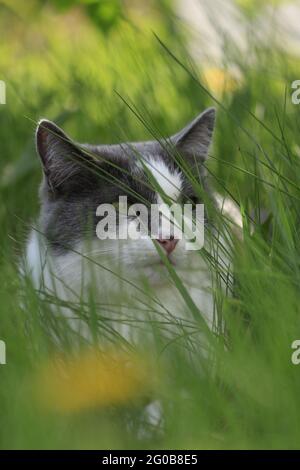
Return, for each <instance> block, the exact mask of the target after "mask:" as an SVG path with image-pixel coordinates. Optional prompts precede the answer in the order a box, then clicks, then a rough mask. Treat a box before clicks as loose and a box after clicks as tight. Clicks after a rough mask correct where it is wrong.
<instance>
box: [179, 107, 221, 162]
mask: <svg viewBox="0 0 300 470" xmlns="http://www.w3.org/2000/svg"><path fill="white" fill-rule="evenodd" d="M215 116H216V110H215V108H208V109H206V110H205V111H204V112H203V113H202V114H200V115H199V116H197V117H196V118H195V119H194V120H193V121H192V122H191V123H189V124H188V125H187V126H186V127H185V128H184V129H182V130H181V131H180V132H178V133H177V134H175V135H174V136H173V137H172V142H173V144H174V145H175V146H176V148H177V149H178V151H179V152H180V153H181V154H183V155H184V156H187V157H192V158H197V159H201V160H203V161H204V160H206V158H207V155H208V149H209V146H210V143H211V140H212V135H213V131H214V126H215Z"/></svg>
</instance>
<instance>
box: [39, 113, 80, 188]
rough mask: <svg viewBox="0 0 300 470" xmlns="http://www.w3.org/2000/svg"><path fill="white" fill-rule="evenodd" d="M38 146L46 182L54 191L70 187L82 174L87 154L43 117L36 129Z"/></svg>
mask: <svg viewBox="0 0 300 470" xmlns="http://www.w3.org/2000/svg"><path fill="white" fill-rule="evenodd" d="M36 148H37V152H38V154H39V156H40V159H41V162H42V166H43V170H44V174H45V178H46V182H47V184H48V186H49V189H51V190H52V191H53V192H55V191H61V190H63V189H68V187H70V185H71V184H72V183H73V182H74V179H75V178H76V176H77V175H80V174H82V169H83V168H84V165H85V163H86V156H85V155H84V153H83V152H82V149H81V148H80V146H79V145H78V144H77V143H76V142H74V141H73V140H72V139H70V137H68V136H67V134H65V132H64V131H63V130H62V129H60V128H59V127H58V126H57V125H56V124H54V123H53V122H51V121H48V120H46V119H42V120H41V121H40V122H39V123H38V126H37V130H36Z"/></svg>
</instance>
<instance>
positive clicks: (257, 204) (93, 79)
mask: <svg viewBox="0 0 300 470" xmlns="http://www.w3.org/2000/svg"><path fill="white" fill-rule="evenodd" d="M36 5H37V2H32V5H31V6H32V8H31V9H30V8H29V7H26V8H25V7H23V8H22V6H21V2H20V4H19V6H18V7H19V8H18V9H17V11H16V10H14V9H12V10H11V9H8V8H7V6H6V7H5V8H4V6H3V4H2V3H1V4H0V8H1V9H2V10H1V11H2V15H1V20H0V24H1V29H2V30H3V31H4V32H5V34H6V37H7V40H6V41H5V42H3V43H1V46H0V51H1V53H0V79H3V80H5V81H6V83H7V105H6V106H1V108H0V136H1V159H0V166H1V172H0V192H1V198H0V223H1V230H0V237H1V245H0V246H1V252H0V305H1V315H0V339H3V340H5V342H6V345H7V365H5V366H0V381H1V386H0V400H1V407H0V414H1V423H2V426H1V430H0V442H1V447H2V448H117V447H119V448H137V447H141V448H144V447H147V448H159V447H160V448H164V447H172V448H174V447H179V448H193V447H194V448H297V447H299V440H300V431H299V426H298V422H299V419H300V407H299V405H298V395H299V387H300V369H298V367H299V366H298V367H297V366H295V365H293V364H292V363H291V354H292V349H291V344H292V342H293V341H294V340H295V339H298V338H299V335H300V321H299V318H300V311H299V310H300V307H299V305H300V303H299V287H300V286H299V282H300V276H299V274H300V272H299V271H300V263H299V210H300V209H299V208H300V205H299V200H300V176H299V175H300V171H299V157H300V153H299V152H300V133H299V108H298V107H297V106H295V105H292V103H291V97H290V85H291V82H292V81H293V80H295V79H297V78H299V76H297V74H298V75H299V74H300V67H299V61H297V60H296V59H295V57H293V56H292V55H290V54H289V51H286V50H283V49H282V48H281V47H280V46H279V45H278V44H276V43H275V42H274V43H273V42H272V41H270V38H268V41H264V39H262V38H261V35H259V36H256V35H255V34H254V33H253V31H254V28H253V23H249V20H248V19H247V18H246V17H243V21H244V27H245V30H246V29H248V30H249V31H251V38H250V39H249V42H248V47H247V51H246V52H245V51H243V53H241V51H239V47H238V45H236V44H233V43H232V42H231V41H230V38H226V43H225V46H226V54H225V59H224V60H225V64H223V67H222V70H221V69H220V68H218V69H216V64H215V63H211V64H210V63H207V64H205V66H202V67H200V66H199V64H195V63H194V62H193V60H192V58H191V57H190V55H189V49H188V46H187V42H188V41H187V40H186V39H187V38H186V30H185V29H181V27H180V24H179V23H178V22H177V20H176V21H175V19H174V23H172V24H171V25H170V21H171V22H172V21H173V20H170V17H168V18H166V17H165V16H163V15H161V14H157V12H156V14H153V15H148V16H147V17H144V18H143V19H142V18H141V17H139V18H138V20H137V19H136V18H135V17H134V15H133V16H131V21H130V22H126V21H120V23H119V24H118V26H117V27H116V28H115V29H113V30H112V31H110V32H109V34H107V33H102V32H100V31H99V30H97V29H96V28H95V26H94V25H92V24H91V23H90V21H89V20H88V19H87V18H86V17H85V16H84V14H83V13H82V12H81V10H78V9H75V10H71V11H70V12H68V13H64V14H61V13H60V14H57V12H56V11H55V10H54V9H52V8H49V7H48V8H46V7H45V8H44V9H41V11H38V10H36V9H35V6H36ZM153 11H154V10H153ZM132 18H133V19H132ZM251 21H253V19H251ZM8 24H9V25H11V26H10V27H9V28H8V26H7V25H8ZM172 25H173V27H171V26H172ZM29 26H30V27H29ZM152 30H153V31H155V35H153V34H152V32H151V31H152ZM54 31H55V33H54ZM78 31H80V37H79V34H78ZM183 31H184V32H183ZM225 46H224V47H225ZM217 65H218V64H217ZM236 71H238V79H235V78H234V77H233V76H232V75H234V73H235V72H236ZM212 74H213V77H214V79H212V78H211V77H212ZM211 105H217V109H218V116H217V125H216V132H215V136H214V145H213V148H212V149H211V155H210V159H209V160H208V162H207V170H208V172H209V175H210V179H211V184H212V185H213V187H214V188H215V189H216V190H218V191H219V192H221V193H222V194H224V195H225V194H227V195H229V196H230V197H232V198H233V199H234V200H235V201H236V202H237V203H238V204H239V206H240V208H241V212H242V215H243V221H244V228H243V241H242V242H241V240H239V239H238V238H236V237H235V236H234V235H232V236H231V239H230V244H231V246H232V248H233V250H232V259H231V262H232V264H233V272H234V279H233V280H232V278H231V277H230V276H227V277H226V273H225V281H226V283H227V287H228V290H229V291H230V293H231V295H228V296H227V295H225V293H224V292H223V291H222V290H221V289H220V283H221V277H222V276H223V279H224V272H223V271H222V270H221V269H220V267H218V266H215V265H214V263H213V260H210V259H207V262H208V265H209V266H210V269H211V270H212V271H213V272H214V285H213V288H214V296H215V303H216V325H215V329H214V334H213V335H212V341H213V348H214V355H213V358H212V359H210V358H207V354H206V353H204V348H205V344H206V343H204V342H203V334H205V331H204V329H205V327H204V326H203V322H201V319H202V317H201V311H199V310H198V308H197V307H198V306H195V305H193V304H192V303H191V299H189V296H188V294H187V292H185V291H184V290H183V289H182V285H181V283H180V279H178V277H177V276H176V271H175V272H174V270H173V268H172V267H171V266H169V267H168V268H169V273H170V275H171V277H172V279H173V283H174V286H175V287H174V288H177V289H179V290H180V292H181V294H182V296H183V297H184V299H185V301H186V314H185V315H183V317H185V318H186V320H182V321H180V320H178V319H177V318H174V316H173V315H172V312H168V311H165V310H164V306H163V305H157V302H156V300H155V297H156V296H155V291H153V289H151V288H150V287H149V286H148V285H145V286H144V288H143V289H144V291H145V294H146V296H147V300H146V301H143V302H144V303H142V300H141V299H140V301H139V302H135V303H132V302H131V303H128V299H127V298H126V295H124V297H122V296H120V298H116V299H114V301H112V300H111V301H110V302H109V305H107V303H105V305H104V304H103V305H101V304H95V302H94V301H93V299H92V298H91V299H90V301H88V302H83V301H81V300H78V302H74V305H71V307H72V310H73V312H74V316H75V317H77V318H79V319H81V320H83V321H84V322H85V323H86V324H87V325H88V328H89V330H90V332H91V338H92V340H91V342H92V346H93V347H94V349H92V351H93V350H95V349H96V348H97V349H98V348H99V345H101V344H105V345H107V344H110V345H113V344H115V345H118V350H119V351H122V352H120V354H127V352H128V351H130V354H133V355H134V357H136V356H138V357H139V358H141V361H142V364H143V366H142V367H144V372H146V373H147V374H148V377H150V378H151V380H150V381H149V382H150V384H149V383H148V381H147V380H144V382H143V384H140V382H139V381H136V376H135V375H134V374H133V376H132V380H133V383H134V384H136V386H135V388H136V393H133V392H132V391H131V388H130V387H129V388H126V384H124V383H122V384H119V385H118V384H117V385H116V383H115V377H114V376H113V375H112V376H111V383H112V388H113V387H117V386H119V387H124V394H125V396H126V393H127V394H128V399H127V400H124V401H122V400H121V401H120V400H118V399H115V401H114V400H113V399H112V400H111V401H109V400H108V401H107V400H106V401H105V400H104V401H103V400H102V401H101V400H93V398H91V402H90V403H88V404H87V405H86V404H85V405H84V406H83V405H82V404H81V405H80V404H79V403H81V402H80V401H78V402H77V401H76V400H75V398H74V400H75V401H74V403H75V405H74V409H72V410H71V411H70V409H66V408H65V407H64V406H63V405H62V406H61V407H60V406H57V408H55V407H53V406H52V402H51V400H50V402H47V403H48V405H47V403H46V407H45V406H44V405H43V403H40V398H41V397H39V396H38V397H37V394H38V392H37V390H40V389H39V388H38V387H36V380H37V377H40V376H43V374H42V372H41V371H43V370H44V368H46V375H47V370H48V371H49V373H48V375H49V377H50V378H49V381H48V382H47V383H46V385H47V387H50V388H51V386H53V387H54V386H57V382H55V380H53V382H51V370H52V369H51V367H52V366H51V364H52V361H53V358H56V357H59V358H60V360H61V358H62V357H65V355H67V357H68V354H70V355H72V354H75V359H74V360H75V364H76V361H77V360H78V359H77V356H76V354H77V353H76V352H75V353H74V351H73V350H74V344H76V350H77V349H78V343H79V345H80V351H82V354H83V355H84V354H85V351H86V349H87V348H88V346H90V345H88V344H87V341H86V339H85V338H84V337H78V334H77V332H75V331H73V330H72V328H71V327H70V324H69V323H68V322H67V321H66V319H65V317H64V316H63V315H60V314H59V312H60V311H61V309H62V308H63V307H65V306H66V305H65V303H64V302H63V301H62V300H61V299H59V298H57V297H56V296H55V292H53V293H48V294H47V296H44V297H41V296H40V295H39V293H38V292H36V291H35V290H34V288H33V286H32V285H31V283H30V280H26V282H25V284H24V281H22V280H21V279H20V277H19V275H18V263H19V259H20V255H21V253H22V251H23V249H24V240H25V239H26V233H28V230H29V228H30V226H31V224H32V223H33V221H34V219H35V217H36V216H37V213H38V200H37V189H38V184H39V180H40V176H41V175H40V168H39V163H38V159H37V157H36V155H35V150H34V139H33V131H34V127H35V126H34V123H35V122H36V121H37V120H38V119H39V118H40V117H42V116H45V117H48V118H50V119H53V120H54V121H56V122H57V123H58V124H59V125H62V126H63V127H64V128H65V129H66V131H68V133H69V134H71V135H73V136H74V137H75V138H76V140H78V141H89V142H95V143H96V142H97V143H100V142H104V143H105V142H107V143H112V142H119V141H124V140H135V141H136V140H138V139H149V138H153V137H154V138H161V137H162V136H167V135H170V134H172V133H174V131H176V130H177V129H179V128H180V127H182V126H183V125H184V124H185V123H186V122H188V121H189V120H190V119H191V118H192V117H193V116H194V115H196V114H197V113H199V112H200V111H201V110H203V109H204V108H205V107H207V106H211ZM198 190H199V191H200V192H201V187H200V186H199V187H198ZM207 202H208V201H207ZM211 210H212V211H213V209H211ZM212 215H213V216H214V218H215V219H216V223H218V226H219V229H220V230H221V232H223V233H222V234H223V236H224V237H227V238H228V236H229V235H228V224H227V223H226V220H225V217H222V218H221V222H222V223H220V217H219V216H218V214H217V213H216V214H212ZM219 245H220V244H218V243H217V242H214V247H215V250H217V249H220V246H219ZM201 256H205V253H201ZM99 268H100V267H99ZM116 275H119V273H116ZM124 282H125V281H124ZM125 290H126V289H124V291H125ZM137 296H138V295H137ZM126 302H127V303H126ZM51 303H52V304H53V303H54V304H56V305H57V312H58V314H57V315H53V311H52V310H51V308H50V304H51ZM120 304H122V305H123V307H124V305H125V307H124V308H122V316H121V317H120ZM67 306H68V307H70V305H67ZM124 312H125V313H124ZM111 318H114V319H116V320H117V321H118V322H119V323H120V324H122V325H131V326H132V327H134V328H135V329H137V330H138V331H140V336H141V338H142V343H143V347H140V348H139V349H136V348H135V347H134V346H133V345H132V344H128V342H126V340H125V339H124V338H122V335H120V333H119V331H115V330H114V329H113V328H112V326H111ZM224 320H225V325H226V328H224ZM149 331H151V337H152V338H154V341H153V340H152V341H151V345H149V343H148V342H147V334H146V333H147V332H149ZM150 348H151V349H150ZM100 349H101V347H100ZM149 350H150V351H151V354H149ZM109 351H110V349H109ZM95 354H98V352H97V353H96V352H95ZM109 354H110V353H109ZM88 357H89V356H88ZM109 357H110V356H109ZM204 357H206V360H203V359H204ZM150 359H151V360H150ZM112 360H113V359H112ZM143 361H144V362H143ZM100 362H101V360H100ZM149 362H150V364H149ZM91 363H92V364H93V361H91ZM133 363H134V362H133ZM77 364H78V370H79V373H78V375H76V378H75V379H74V381H75V387H73V389H72V388H71V387H69V388H68V387H67V386H66V389H65V391H64V393H66V394H67V393H70V396H73V395H74V394H76V393H75V390H74V388H75V389H77V387H76V383H78V390H81V387H82V383H81V382H82V381H84V380H85V378H86V374H87V371H86V362H84V361H83V362H82V361H80V360H79V361H78V363H77ZM47 367H48V369H47ZM81 368H82V373H81ZM136 370H137V373H138V374H140V370H141V369H140V365H139V366H137V369H136ZM105 373H106V372H105ZM72 374H73V369H72ZM141 376H142V377H143V374H142V373H141ZM109 377H110V376H109ZM152 379H153V380H152ZM143 385H144V386H143ZM97 386H98V385H97ZM97 390H98V389H97ZM62 393H63V391H62ZM78 393H79V392H78ZM101 393H102V392H101ZM109 393H110V391H109V387H108V389H107V394H108V395H109ZM45 394H46V395H47V393H46V392H45ZM57 400H58V402H59V398H57ZM151 400H152V401H153V400H159V401H160V403H161V406H162V416H163V421H164V424H163V426H162V428H163V430H162V428H161V427H160V426H156V425H154V426H152V427H151V426H150V425H149V421H148V423H146V424H145V423H144V424H143V419H144V418H145V416H144V409H145V404H146V403H148V402H149V401H151ZM46 401H47V400H46ZM76 403H77V405H76ZM150 428H151V429H150ZM145 429H147V432H145Z"/></svg>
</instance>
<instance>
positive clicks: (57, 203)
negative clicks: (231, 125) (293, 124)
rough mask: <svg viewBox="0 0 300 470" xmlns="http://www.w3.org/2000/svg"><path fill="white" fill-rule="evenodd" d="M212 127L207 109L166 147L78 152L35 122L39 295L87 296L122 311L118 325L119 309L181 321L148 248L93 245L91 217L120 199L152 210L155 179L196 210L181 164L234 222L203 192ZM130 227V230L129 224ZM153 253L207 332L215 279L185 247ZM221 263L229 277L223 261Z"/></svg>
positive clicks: (182, 314) (82, 148) (181, 304)
mask: <svg viewBox="0 0 300 470" xmlns="http://www.w3.org/2000/svg"><path fill="white" fill-rule="evenodd" d="M214 122H215V110H214V109H213V108H210V109H207V110H206V111H204V112H203V113H202V114H201V115H200V116H198V117H197V118H196V119H194V120H193V121H192V122H191V123H190V124H189V125H188V126H186V127H185V128H184V129H183V130H182V131H180V132H179V133H177V134H175V135H174V136H172V137H170V138H169V139H166V140H165V141H164V142H158V141H151V142H150V141H149V142H138V143H130V144H129V143H124V144H117V145H87V144H84V145H80V144H78V143H75V142H74V141H73V140H71V139H70V138H69V137H68V136H67V135H66V134H65V133H64V132H63V131H62V130H61V129H60V128H59V127H57V126H56V125H55V124H54V123H52V122H50V121H48V120H44V119H43V120H41V121H40V122H39V124H38V127H37V131H36V146H37V152H38V155H39V157H40V159H41V162H42V167H43V172H44V177H43V182H42V185H41V188H40V200H41V212H40V217H39V221H38V224H37V229H36V230H32V233H31V235H30V238H29V240H28V244H27V250H26V270H27V272H29V273H30V275H31V276H32V278H33V281H34V285H35V286H36V288H38V289H40V290H44V291H47V292H50V293H52V294H53V295H55V296H57V297H59V298H60V299H62V300H66V301H70V302H74V303H80V302H81V301H82V299H87V298H88V296H89V293H90V288H91V286H93V293H94V295H96V297H97V299H96V301H97V302H99V304H101V305H102V306H103V305H107V306H108V305H111V304H114V305H115V304H117V303H119V305H120V306H119V308H118V309H117V312H116V314H117V315H119V316H120V317H121V316H122V315H125V314H128V307H126V305H131V308H130V312H131V314H132V312H138V313H136V316H137V317H139V315H142V314H141V313H140V312H142V311H143V312H145V311H147V312H148V315H150V316H151V318H153V316H155V315H156V316H158V317H160V316H162V317H164V318H165V317H166V316H167V317H168V316H169V317H170V318H172V319H173V320H175V321H177V320H179V319H183V318H188V316H189V313H188V309H187V306H186V303H185V301H184V299H183V297H182V295H181V294H180V292H179V291H178V289H177V288H176V286H175V285H174V283H173V281H172V279H171V278H170V275H169V272H168V270H167V268H166V267H165V266H164V265H163V264H162V263H161V257H160V255H159V253H158V251H157V248H156V247H155V246H154V243H153V240H151V238H150V237H149V238H147V239H140V240H131V239H128V240H99V239H98V238H97V237H96V224H97V222H98V219H97V217H96V209H97V207H98V206H99V205H100V204H103V203H111V204H114V203H115V202H116V201H117V200H118V198H119V196H120V195H126V196H127V197H128V200H129V203H134V202H139V201H140V199H141V198H142V200H143V201H147V202H148V203H157V202H159V201H160V200H161V195H160V194H159V192H158V191H156V190H155V189H154V187H155V185H153V178H154V180H155V181H156V182H157V183H158V185H159V187H160V188H161V189H162V190H163V192H164V194H165V195H167V196H168V197H170V199H171V200H172V201H180V202H184V201H185V200H188V201H193V202H195V203H196V202H200V201H199V199H198V195H197V194H196V193H195V191H194V188H193V185H192V184H191V181H190V179H189V178H188V177H187V175H186V172H185V171H184V170H183V168H182V165H181V164H180V161H184V162H185V164H186V166H187V168H190V169H191V170H192V172H193V174H197V175H198V176H197V177H198V178H199V182H200V183H201V185H202V188H203V190H205V191H206V192H207V193H208V194H211V198H212V199H214V200H215V202H216V204H217V205H218V206H219V208H220V210H225V211H226V212H227V213H228V214H229V215H231V216H232V217H233V218H235V219H237V217H238V216H239V215H238V212H237V209H236V207H235V206H234V205H233V204H232V203H231V202H230V201H225V203H224V201H223V200H222V198H220V197H219V196H217V195H214V194H213V193H212V192H211V191H210V189H209V186H208V181H207V176H206V171H205V168H204V165H203V163H204V162H205V160H206V159H207V156H208V149H209V146H210V143H211V140H212V135H213V129H214ZM171 147H172V149H173V151H172V150H170V148H171ZM176 155H177V156H178V155H179V156H180V159H178V158H176ZM141 160H142V162H141ZM196 168H197V171H196ZM146 169H147V171H146ZM129 223H130V224H135V223H136V221H135V220H134V219H132V218H131V219H130V221H129ZM237 223H238V224H239V221H237ZM158 243H159V244H160V246H161V247H162V249H163V250H164V251H165V253H166V255H167V256H168V258H169V260H170V261H171V263H172V265H173V267H174V269H175V271H176V274H177V275H178V277H179V278H180V279H181V281H182V283H183V285H184V286H185V288H186V289H187V292H188V294H189V295H190V296H191V298H192V299H193V301H194V303H195V304H196V306H197V307H198V308H199V311H200V312H201V314H202V315H203V316H204V318H205V320H206V322H207V323H208V325H209V326H210V327H212V325H213V319H214V301H213V292H212V272H211V269H210V267H209V265H208V263H207V261H206V260H205V259H204V257H202V256H199V254H198V253H195V252H194V251H187V250H186V249H185V246H184V240H179V241H177V240H172V239H171V238H169V239H164V238H162V239H158ZM218 263H219V264H221V265H223V267H224V269H225V270H226V269H227V268H228V260H227V257H226V255H225V254H223V255H222V254H221V251H220V253H219V255H218ZM149 292H151V293H152V294H151V295H149ZM121 305H122V306H121ZM133 305H135V307H136V308H133V307H132V306H133ZM126 309H127V310H126ZM107 310H108V311H110V310H109V308H107ZM150 312H151V313H150ZM101 313H103V307H102V311H101ZM190 319H192V317H190ZM119 331H120V332H121V333H122V334H124V335H126V337H127V338H128V336H129V337H131V333H130V332H131V328H128V326H126V327H125V326H124V325H123V326H122V328H121V327H119Z"/></svg>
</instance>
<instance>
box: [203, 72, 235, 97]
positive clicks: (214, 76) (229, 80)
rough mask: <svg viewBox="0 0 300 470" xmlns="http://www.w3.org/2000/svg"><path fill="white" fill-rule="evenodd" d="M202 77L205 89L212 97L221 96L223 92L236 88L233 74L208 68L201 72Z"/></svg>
mask: <svg viewBox="0 0 300 470" xmlns="http://www.w3.org/2000/svg"><path fill="white" fill-rule="evenodd" d="M203 77H204V80H205V82H206V85H207V87H208V88H209V90H210V91H211V92H212V93H213V94H214V95H222V93H224V92H231V91H234V90H235V89H237V88H238V80H237V78H236V77H234V75H233V74H231V73H229V72H227V71H225V70H222V69H218V68H215V67H209V68H206V69H204V70H203Z"/></svg>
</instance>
